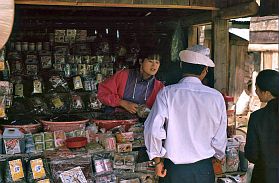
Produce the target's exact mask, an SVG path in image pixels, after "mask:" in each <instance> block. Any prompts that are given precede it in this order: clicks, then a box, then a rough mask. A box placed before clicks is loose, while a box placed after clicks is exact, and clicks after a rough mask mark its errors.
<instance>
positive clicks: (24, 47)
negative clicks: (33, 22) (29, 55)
mask: <svg viewBox="0 0 279 183" xmlns="http://www.w3.org/2000/svg"><path fill="white" fill-rule="evenodd" d="M21 49H22V51H28V42H22V45H21Z"/></svg>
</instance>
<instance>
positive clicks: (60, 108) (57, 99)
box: [49, 93, 69, 113]
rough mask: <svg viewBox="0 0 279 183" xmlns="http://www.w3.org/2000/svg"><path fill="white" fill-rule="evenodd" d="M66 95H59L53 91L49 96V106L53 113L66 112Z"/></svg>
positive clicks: (67, 102)
mask: <svg viewBox="0 0 279 183" xmlns="http://www.w3.org/2000/svg"><path fill="white" fill-rule="evenodd" d="M67 98H68V96H67V95H66V94H65V95H62V94H61V95H60V94H57V93H53V94H51V95H50V96H49V106H50V109H51V111H52V112H53V113H61V112H68V110H69V101H68V100H67Z"/></svg>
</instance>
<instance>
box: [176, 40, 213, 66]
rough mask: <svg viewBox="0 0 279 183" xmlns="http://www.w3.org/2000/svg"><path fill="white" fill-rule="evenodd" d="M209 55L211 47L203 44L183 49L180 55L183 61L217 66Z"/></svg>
mask: <svg viewBox="0 0 279 183" xmlns="http://www.w3.org/2000/svg"><path fill="white" fill-rule="evenodd" d="M209 55H210V50H209V48H206V47H204V46H202V45H195V46H193V47H191V48H188V49H187V50H182V51H181V52H180V53H179V57H180V60H181V61H182V62H186V63H190V64H199V65H205V66H208V67H215V64H214V62H213V61H212V60H211V59H210V58H209Z"/></svg>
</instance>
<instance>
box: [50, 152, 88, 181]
mask: <svg viewBox="0 0 279 183" xmlns="http://www.w3.org/2000/svg"><path fill="white" fill-rule="evenodd" d="M58 153H61V152H58ZM50 158H51V159H50V160H49V164H50V168H51V172H52V176H53V179H54V180H53V181H54V182H60V174H61V173H62V172H64V171H67V170H70V169H72V168H75V167H78V166H79V167H80V168H81V170H82V172H83V174H84V176H85V178H86V180H87V181H88V182H89V181H92V180H93V175H92V172H93V170H92V161H91V155H87V154H86V155H77V156H74V157H68V156H66V157H65V158H61V157H60V156H59V155H52V156H51V157H50Z"/></svg>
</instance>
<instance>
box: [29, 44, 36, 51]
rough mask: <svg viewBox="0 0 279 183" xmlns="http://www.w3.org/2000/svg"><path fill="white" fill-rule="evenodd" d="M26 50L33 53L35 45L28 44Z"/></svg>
mask: <svg viewBox="0 0 279 183" xmlns="http://www.w3.org/2000/svg"><path fill="white" fill-rule="evenodd" d="M28 50H29V51H35V43H29V44H28Z"/></svg>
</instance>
